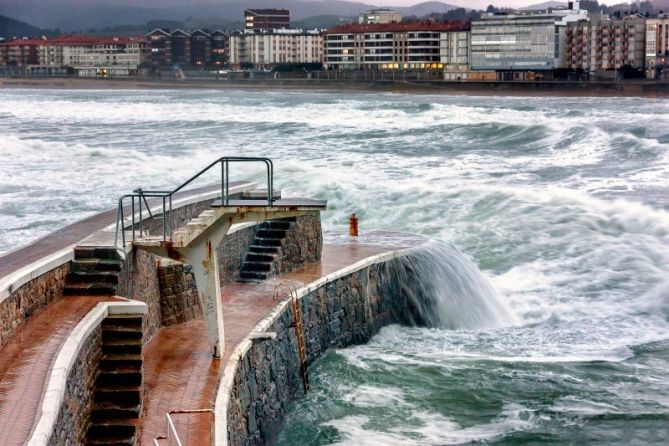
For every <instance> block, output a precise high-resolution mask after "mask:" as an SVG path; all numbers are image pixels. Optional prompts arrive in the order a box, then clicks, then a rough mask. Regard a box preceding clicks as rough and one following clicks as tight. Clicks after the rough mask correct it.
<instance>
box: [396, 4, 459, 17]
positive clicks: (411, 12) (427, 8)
mask: <svg viewBox="0 0 669 446" xmlns="http://www.w3.org/2000/svg"><path fill="white" fill-rule="evenodd" d="M455 8H460V6H455V5H449V4H448V3H444V2H423V3H418V4H415V5H412V6H407V7H402V8H395V9H396V10H397V11H398V12H399V13H400V14H402V15H403V16H416V17H422V16H426V15H428V14H431V13H433V12H436V13H444V12H448V11H450V10H451V9H455Z"/></svg>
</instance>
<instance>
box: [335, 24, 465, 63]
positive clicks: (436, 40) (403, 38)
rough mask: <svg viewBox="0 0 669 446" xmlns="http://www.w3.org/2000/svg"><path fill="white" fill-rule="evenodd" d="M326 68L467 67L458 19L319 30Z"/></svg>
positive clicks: (461, 28) (462, 25) (463, 26)
mask: <svg viewBox="0 0 669 446" xmlns="http://www.w3.org/2000/svg"><path fill="white" fill-rule="evenodd" d="M323 37H324V56H323V57H324V59H323V67H324V68H325V69H326V70H446V71H448V70H451V71H460V72H466V71H467V70H468V67H469V25H468V24H466V23H461V22H399V23H395V22H394V23H382V24H360V23H358V24H348V25H341V26H337V27H334V28H331V29H329V30H327V31H325V32H324V33H323Z"/></svg>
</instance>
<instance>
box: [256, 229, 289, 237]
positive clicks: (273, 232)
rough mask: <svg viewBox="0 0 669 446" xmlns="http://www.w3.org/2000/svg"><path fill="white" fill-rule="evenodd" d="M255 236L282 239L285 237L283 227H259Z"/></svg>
mask: <svg viewBox="0 0 669 446" xmlns="http://www.w3.org/2000/svg"><path fill="white" fill-rule="evenodd" d="M256 238H272V239H284V238H286V230H285V229H259V230H258V232H257V233H256Z"/></svg>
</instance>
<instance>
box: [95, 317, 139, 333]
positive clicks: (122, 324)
mask: <svg viewBox="0 0 669 446" xmlns="http://www.w3.org/2000/svg"><path fill="white" fill-rule="evenodd" d="M142 321H143V318H142V316H135V315H128V316H117V315H115V316H109V317H107V318H106V319H105V320H103V321H102V329H103V330H108V329H114V328H119V329H120V328H134V329H137V330H140V331H141V330H142Z"/></svg>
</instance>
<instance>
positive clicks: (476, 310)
mask: <svg viewBox="0 0 669 446" xmlns="http://www.w3.org/2000/svg"><path fill="white" fill-rule="evenodd" d="M392 267H393V268H394V269H395V270H394V271H393V275H394V277H396V280H397V281H398V284H399V286H400V287H401V289H402V291H403V293H404V294H405V295H406V296H408V299H409V301H410V303H411V304H412V305H413V307H414V310H415V313H416V314H415V319H416V321H417V322H418V323H423V324H425V325H427V326H429V327H437V328H447V329H488V328H498V327H504V326H509V325H517V324H518V322H519V321H518V318H517V317H516V315H515V314H514V313H513V311H512V310H511V309H510V308H509V307H508V306H507V305H506V303H505V302H504V301H503V300H502V299H501V297H500V295H499V294H498V293H497V292H496V291H495V288H494V287H493V286H492V284H491V283H490V280H488V278H487V277H486V276H485V275H484V274H483V273H482V272H481V271H480V270H479V269H478V267H477V266H476V265H475V264H474V263H473V262H472V261H471V260H469V259H468V258H467V257H466V256H465V255H464V254H463V253H462V252H460V251H459V250H458V249H457V248H456V247H454V246H452V245H450V244H448V243H445V242H443V241H439V240H430V241H428V242H426V243H425V244H423V245H421V246H420V247H417V248H415V249H414V250H413V251H412V252H411V253H410V254H409V255H407V256H405V257H402V258H400V259H398V261H397V262H396V264H394V265H393V266H392Z"/></svg>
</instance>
